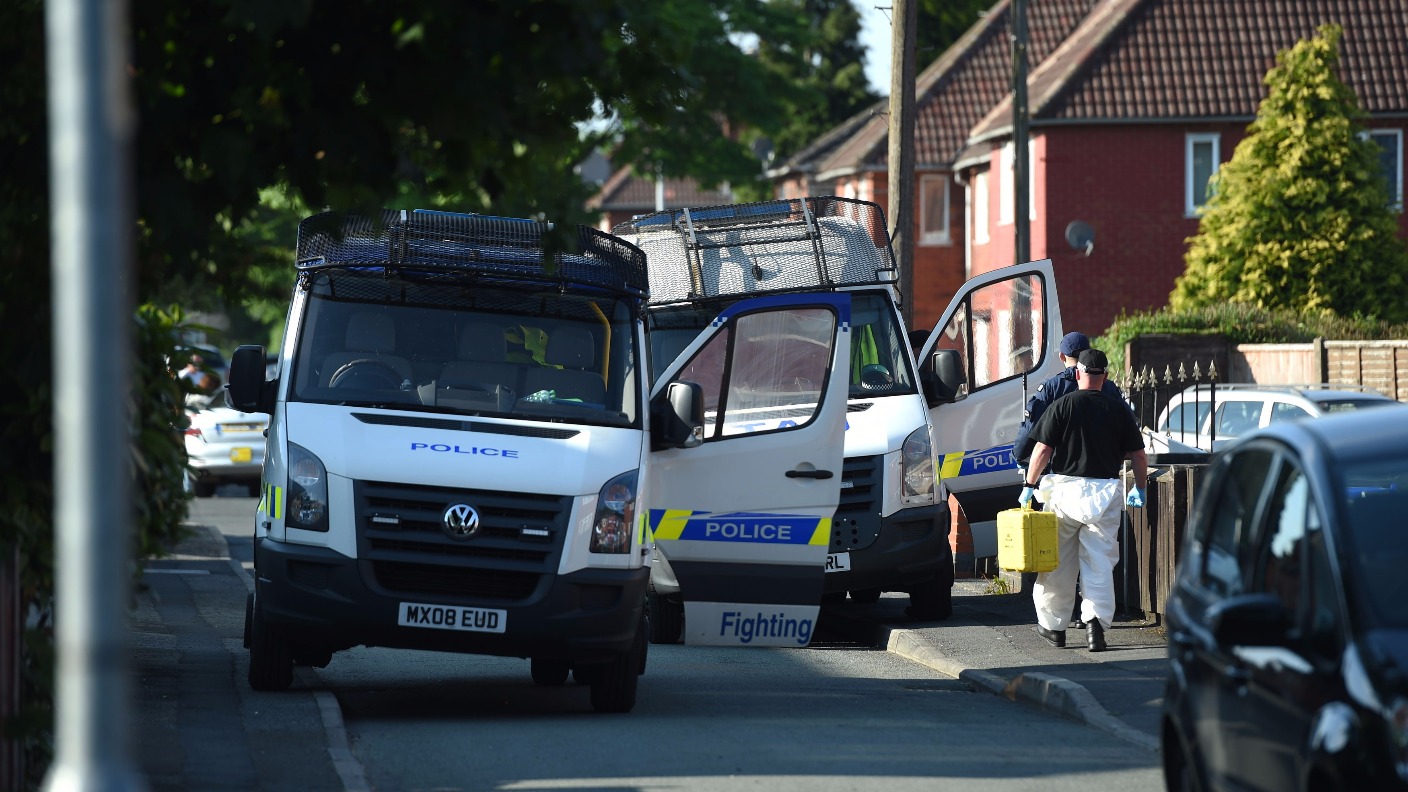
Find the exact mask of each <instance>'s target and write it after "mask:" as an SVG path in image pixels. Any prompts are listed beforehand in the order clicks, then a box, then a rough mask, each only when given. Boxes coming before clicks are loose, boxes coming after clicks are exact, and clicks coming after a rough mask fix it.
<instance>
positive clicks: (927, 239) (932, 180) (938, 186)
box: [919, 173, 952, 245]
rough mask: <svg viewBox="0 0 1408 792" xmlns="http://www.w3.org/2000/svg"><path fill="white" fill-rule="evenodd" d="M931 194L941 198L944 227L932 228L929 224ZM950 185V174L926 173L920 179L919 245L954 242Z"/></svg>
mask: <svg viewBox="0 0 1408 792" xmlns="http://www.w3.org/2000/svg"><path fill="white" fill-rule="evenodd" d="M931 192H937V193H938V194H939V196H940V203H941V204H942V205H941V206H940V208H939V212H940V213H939V217H940V220H941V223H942V225H941V226H939V227H937V228H931V227H929V225H928V222H929V201H930V200H931V198H930V194H931ZM948 212H949V185H948V174H946V173H926V174H924V175H923V176H920V177H919V244H921V245H947V244H950V242H951V241H952V238H951V235H950V234H949V218H948Z"/></svg>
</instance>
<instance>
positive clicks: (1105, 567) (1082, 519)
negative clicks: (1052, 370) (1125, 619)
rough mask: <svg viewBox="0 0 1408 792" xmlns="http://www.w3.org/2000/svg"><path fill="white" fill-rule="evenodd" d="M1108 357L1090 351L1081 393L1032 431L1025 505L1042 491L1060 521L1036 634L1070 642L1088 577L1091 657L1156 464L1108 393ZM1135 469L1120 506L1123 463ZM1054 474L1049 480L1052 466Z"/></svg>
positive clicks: (1084, 357)
mask: <svg viewBox="0 0 1408 792" xmlns="http://www.w3.org/2000/svg"><path fill="white" fill-rule="evenodd" d="M1108 365H1109V363H1108V361H1107V360H1106V358H1105V353H1104V352H1101V351H1100V350H1098V349H1087V350H1085V351H1083V352H1081V353H1080V356H1079V358H1078V362H1077V364H1076V383H1077V384H1078V385H1079V389H1078V390H1076V391H1075V392H1074V393H1069V394H1067V395H1065V396H1063V397H1061V398H1060V399H1057V400H1056V402H1055V403H1054V404H1052V405H1051V407H1050V409H1048V410H1046V411H1045V412H1044V413H1043V414H1042V416H1041V420H1039V421H1037V424H1036V426H1035V427H1034V428H1033V429H1032V438H1033V439H1034V440H1035V445H1034V447H1033V449H1032V457H1031V467H1030V468H1029V470H1028V473H1027V479H1026V480H1025V481H1024V482H1023V485H1024V486H1023V489H1022V494H1021V496H1020V497H1019V498H1018V503H1019V504H1021V505H1022V506H1026V505H1028V504H1029V503H1031V500H1032V497H1033V495H1035V494H1036V488H1037V486H1038V484H1039V485H1040V488H1041V502H1042V503H1043V504H1044V505H1045V506H1044V508H1045V510H1046V511H1049V512H1053V513H1055V514H1056V517H1057V526H1058V543H1059V545H1058V550H1057V567H1056V569H1054V570H1052V571H1050V572H1042V573H1041V574H1039V575H1037V578H1036V585H1035V586H1033V587H1032V600H1033V602H1034V603H1035V605H1036V618H1037V624H1036V631H1037V633H1038V634H1039V635H1041V637H1042V638H1045V639H1046V640H1047V641H1049V642H1050V643H1051V644H1052V645H1054V646H1065V644H1066V633H1065V628H1066V622H1067V615H1068V614H1070V613H1071V606H1072V602H1073V600H1074V599H1075V583H1076V574H1077V572H1079V574H1080V580H1081V594H1082V600H1081V617H1082V618H1083V619H1084V621H1085V623H1086V625H1087V627H1088V630H1087V639H1088V643H1089V647H1090V651H1092V652H1101V651H1104V650H1105V629H1106V628H1108V627H1109V625H1110V623H1111V622H1112V621H1113V620H1114V615H1115V581H1114V567H1115V562H1116V561H1118V560H1119V526H1120V516H1121V511H1122V507H1123V506H1126V505H1128V506H1131V507H1135V508H1139V507H1142V506H1143V505H1144V491H1145V488H1146V487H1147V486H1148V479H1149V463H1148V457H1147V456H1146V455H1145V453H1144V438H1143V435H1142V434H1141V433H1140V431H1139V425H1138V424H1137V423H1136V422H1135V420H1134V416H1133V415H1132V414H1131V413H1130V411H1129V409H1128V406H1127V405H1125V404H1124V402H1123V401H1121V400H1119V399H1115V398H1112V397H1110V396H1109V395H1108V394H1106V393H1104V392H1103V386H1104V384H1105V372H1106V367H1107V366H1108ZM1126 459H1128V460H1130V461H1131V462H1132V463H1133V466H1134V483H1135V487H1134V489H1132V490H1130V491H1129V494H1128V495H1127V497H1126V498H1125V500H1124V503H1121V502H1120V497H1119V496H1120V495H1121V494H1122V492H1121V490H1122V489H1123V485H1122V484H1121V481H1120V473H1121V471H1122V470H1123V468H1124V461H1125V460H1126ZM1048 464H1050V465H1051V472H1050V473H1047V474H1046V475H1042V471H1044V470H1046V466H1047V465H1048Z"/></svg>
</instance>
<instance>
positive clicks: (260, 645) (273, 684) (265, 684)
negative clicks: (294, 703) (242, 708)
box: [247, 597, 293, 690]
mask: <svg viewBox="0 0 1408 792" xmlns="http://www.w3.org/2000/svg"><path fill="white" fill-rule="evenodd" d="M247 613H248V617H249V686H250V687H251V688H254V689H255V690H287V689H288V686H289V685H291V684H293V650H292V649H290V648H289V645H288V641H285V640H284V639H283V638H281V637H279V636H278V635H276V634H275V633H274V631H273V630H271V629H270V628H269V625H268V623H267V622H265V621H264V610H263V608H260V607H259V600H258V597H256V598H255V601H254V606H253V607H252V608H250V609H249V610H248V611H247Z"/></svg>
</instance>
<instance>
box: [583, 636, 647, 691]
mask: <svg viewBox="0 0 1408 792" xmlns="http://www.w3.org/2000/svg"><path fill="white" fill-rule="evenodd" d="M643 616H644V614H642V619H641V623H640V627H639V628H637V629H636V637H635V640H633V641H631V648H630V649H628V650H627V651H626V652H624V653H623V654H621V655H619V656H618V657H617V658H616V659H615V660H612V661H611V662H609V663H606V664H605V665H602V666H599V668H600V669H601V671H600V674H599V676H597V677H596V678H595V679H593V680H592V683H591V685H592V709H594V710H596V711H597V712H630V711H631V709H632V708H634V707H635V705H636V688H637V687H638V686H639V684H640V675H641V674H642V673H643V671H644V665H645V653H646V646H647V645H648V642H647V641H646V638H645V633H646V624H645V619H644V618H643Z"/></svg>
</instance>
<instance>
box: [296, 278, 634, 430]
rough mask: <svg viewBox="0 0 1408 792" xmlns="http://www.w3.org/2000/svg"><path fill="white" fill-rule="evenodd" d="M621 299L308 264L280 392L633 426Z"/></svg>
mask: <svg viewBox="0 0 1408 792" xmlns="http://www.w3.org/2000/svg"><path fill="white" fill-rule="evenodd" d="M634 328H635V323H634V320H633V313H632V306H631V305H630V304H629V303H628V302H627V301H626V300H624V299H622V298H619V297H616V296H612V295H607V294H595V293H592V294H574V293H563V292H562V291H561V290H559V289H557V288H553V287H542V286H540V285H539V286H534V285H527V284H525V285H522V286H517V285H505V284H493V283H491V284H485V283H483V282H471V281H467V280H464V279H457V278H446V277H443V276H442V277H435V276H424V277H421V276H417V275H416V274H415V273H411V274H405V273H402V274H396V275H388V274H386V273H384V272H383V271H381V270H379V269H377V270H371V269H366V270H358V269H349V270H330V271H323V272H319V273H317V275H316V276H315V277H314V279H313V282H312V283H311V284H310V290H309V296H308V300H307V302H306V309H305V315H304V320H303V323H302V327H301V329H300V332H299V339H298V345H297V350H296V352H295V357H294V368H293V387H292V389H291V391H290V400H292V401H297V402H317V403H326V404H341V405H349V406H365V407H385V408H391V409H403V410H412V411H421V412H436V413H449V414H461V415H495V416H502V417H512V418H520V419H526V420H539V421H555V422H570V423H585V424H603V425H609V426H636V425H638V422H639V420H640V412H641V411H640V405H639V403H638V402H639V400H640V396H639V393H638V391H639V386H638V384H637V379H636V378H637V373H636V361H637V359H638V355H637V354H636V349H635V343H636V336H635V331H634Z"/></svg>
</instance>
